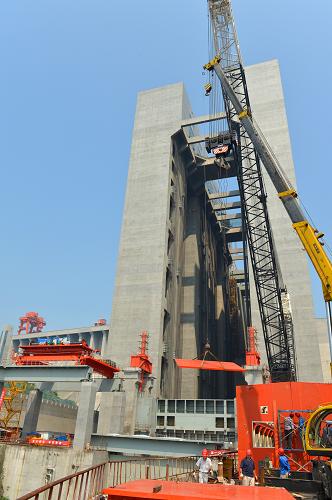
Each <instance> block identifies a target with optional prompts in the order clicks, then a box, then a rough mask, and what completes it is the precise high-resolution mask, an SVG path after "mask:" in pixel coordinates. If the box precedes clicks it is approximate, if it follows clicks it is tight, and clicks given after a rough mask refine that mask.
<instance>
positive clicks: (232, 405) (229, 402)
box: [227, 400, 234, 413]
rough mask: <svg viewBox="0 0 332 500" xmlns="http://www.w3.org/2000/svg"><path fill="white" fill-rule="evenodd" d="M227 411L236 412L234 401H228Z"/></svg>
mask: <svg viewBox="0 0 332 500" xmlns="http://www.w3.org/2000/svg"><path fill="white" fill-rule="evenodd" d="M227 413H234V401H233V400H229V401H227Z"/></svg>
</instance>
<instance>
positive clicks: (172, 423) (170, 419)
mask: <svg viewBox="0 0 332 500" xmlns="http://www.w3.org/2000/svg"><path fill="white" fill-rule="evenodd" d="M174 426H175V417H169V416H168V417H167V427H174Z"/></svg>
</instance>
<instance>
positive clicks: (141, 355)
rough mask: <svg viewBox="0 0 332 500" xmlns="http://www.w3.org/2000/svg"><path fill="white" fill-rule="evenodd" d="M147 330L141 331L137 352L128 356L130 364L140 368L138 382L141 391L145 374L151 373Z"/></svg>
mask: <svg viewBox="0 0 332 500" xmlns="http://www.w3.org/2000/svg"><path fill="white" fill-rule="evenodd" d="M148 338H149V334H148V332H146V331H144V332H142V333H141V341H140V350H139V352H138V354H133V355H132V356H130V366H131V367H132V368H140V370H141V377H140V383H139V391H140V392H142V390H143V385H144V377H145V375H150V374H151V373H152V362H151V361H150V358H149V355H148V354H147V347H148Z"/></svg>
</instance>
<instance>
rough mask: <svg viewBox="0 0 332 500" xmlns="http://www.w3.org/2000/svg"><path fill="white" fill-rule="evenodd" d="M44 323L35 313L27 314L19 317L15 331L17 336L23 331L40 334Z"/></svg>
mask: <svg viewBox="0 0 332 500" xmlns="http://www.w3.org/2000/svg"><path fill="white" fill-rule="evenodd" d="M45 325H46V321H45V320H44V318H42V317H41V316H39V315H38V313H37V312H33V311H31V312H27V313H26V314H25V316H21V317H20V326H19V328H18V330H17V335H20V333H21V332H23V331H24V330H25V333H38V332H41V331H42V329H43V328H44V326H45Z"/></svg>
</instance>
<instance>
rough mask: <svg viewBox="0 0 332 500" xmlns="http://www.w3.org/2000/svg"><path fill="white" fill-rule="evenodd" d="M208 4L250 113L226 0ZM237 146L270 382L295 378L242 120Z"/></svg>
mask: <svg viewBox="0 0 332 500" xmlns="http://www.w3.org/2000/svg"><path fill="white" fill-rule="evenodd" d="M208 5H209V14H210V21H211V25H212V33H213V40H214V49H215V51H216V53H217V59H218V62H219V64H220V66H221V68H222V69H223V71H224V72H225V74H226V75H227V80H228V82H229V85H230V86H231V88H232V90H233V92H234V93H235V94H236V96H237V98H238V100H239V101H240V102H241V104H242V108H243V109H245V110H247V112H248V113H250V102H249V95H248V91H247V85H246V78H245V73H244V70H243V66H242V61H241V54H240V49H239V43H238V39H237V34H236V28H235V23H234V19H233V15H232V10H231V5H230V1H229V0H209V4H208ZM219 58H220V60H219ZM206 69H208V70H211V69H214V66H213V65H212V67H211V65H210V64H208V65H206ZM223 98H224V103H225V108H226V113H227V119H228V126H229V129H230V130H231V129H232V123H233V120H236V121H237V120H238V113H237V112H236V110H235V109H234V107H233V104H232V102H231V100H230V98H229V96H228V94H227V92H225V89H224V87H223ZM239 149H240V154H241V158H239V171H238V184H239V191H240V196H241V202H242V207H243V213H244V220H245V228H246V237H247V239H248V244H249V245H248V246H249V250H250V256H251V262H252V268H253V275H254V280H255V286H256V291H257V298H258V304H259V310H260V315H261V320H262V329H263V335H264V340H265V345H266V351H267V358H268V364H269V369H270V373H271V379H272V381H274V382H276V381H282V380H296V361H295V348H294V339H293V328H292V325H290V326H289V324H288V323H286V321H285V317H284V313H283V307H282V292H281V288H282V287H281V286H280V281H279V276H278V266H277V261H276V256H275V252H274V245H273V236H272V230H271V224H270V220H269V215H268V210H267V203H266V198H267V196H266V190H265V186H264V182H263V177H262V171H261V165H260V161H259V157H258V154H257V151H256V149H255V146H254V144H253V143H252V141H251V139H250V137H249V135H248V134H247V132H246V129H245V128H244V127H243V125H242V123H241V120H240V148H239ZM287 326H288V328H287Z"/></svg>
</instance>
